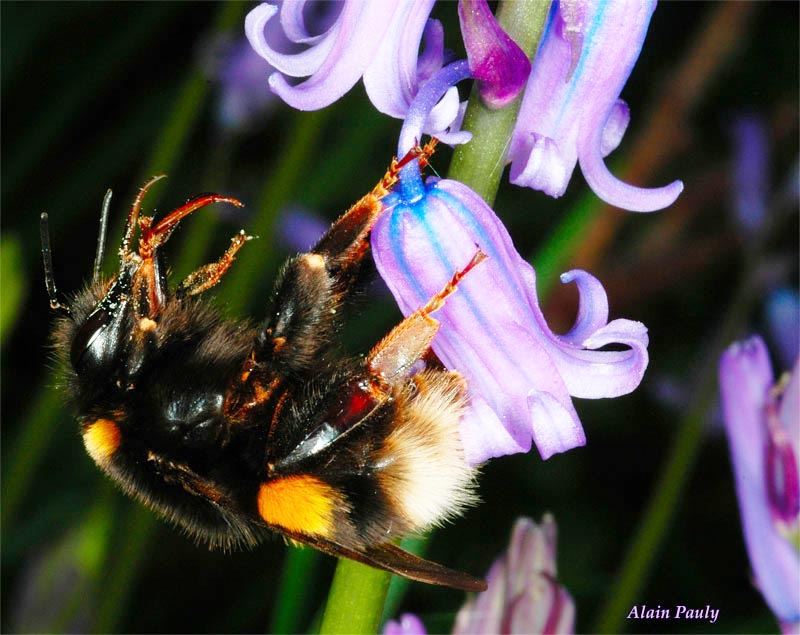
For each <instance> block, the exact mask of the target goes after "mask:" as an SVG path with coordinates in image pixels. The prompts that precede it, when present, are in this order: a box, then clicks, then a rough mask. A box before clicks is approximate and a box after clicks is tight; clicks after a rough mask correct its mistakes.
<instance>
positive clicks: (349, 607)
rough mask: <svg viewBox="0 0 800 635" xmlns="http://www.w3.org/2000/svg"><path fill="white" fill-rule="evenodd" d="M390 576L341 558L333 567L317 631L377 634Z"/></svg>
mask: <svg viewBox="0 0 800 635" xmlns="http://www.w3.org/2000/svg"><path fill="white" fill-rule="evenodd" d="M390 578H391V575H390V574H389V573H386V572H385V571H381V570H380V569H373V568H372V567H369V566H367V565H365V564H361V563H359V562H354V561H353V560H347V559H346V558H342V559H340V560H339V562H338V564H337V565H336V573H335V575H334V576H333V584H331V590H330V592H329V593H328V603H327V605H326V607H325V614H324V615H323V616H322V625H321V627H320V630H319V632H320V633H322V634H323V635H333V634H334V633H339V634H342V635H346V634H348V633H349V634H350V635H362V634H363V635H368V634H371V633H377V632H378V627H379V626H380V620H381V615H382V613H383V602H384V600H385V599H386V592H387V591H388V590H389V579H390Z"/></svg>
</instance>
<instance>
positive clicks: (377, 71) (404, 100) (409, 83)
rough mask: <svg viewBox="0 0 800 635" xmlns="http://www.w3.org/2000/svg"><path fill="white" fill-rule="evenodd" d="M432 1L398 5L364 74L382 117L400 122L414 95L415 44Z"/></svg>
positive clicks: (373, 100)
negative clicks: (397, 119)
mask: <svg viewBox="0 0 800 635" xmlns="http://www.w3.org/2000/svg"><path fill="white" fill-rule="evenodd" d="M433 2H434V0H410V1H408V2H403V3H398V5H397V9H396V10H395V12H394V15H393V16H392V20H391V23H390V24H389V27H388V28H387V29H386V32H385V33H384V35H383V37H382V38H381V42H380V46H379V47H378V49H377V50H376V51H375V54H374V56H373V58H372V59H371V60H370V61H369V65H368V66H367V68H366V70H365V71H364V87H365V88H366V89H367V95H369V99H370V101H371V102H372V103H373V104H375V107H376V108H377V109H378V110H379V111H381V112H382V113H384V114H387V115H390V116H392V117H397V118H399V119H402V118H403V117H404V116H405V114H406V112H407V111H408V107H409V105H410V104H411V100H412V99H413V98H414V95H416V94H417V88H418V87H417V58H418V56H419V44H420V41H421V40H422V34H423V32H424V30H425V26H426V24H427V22H428V15H429V14H430V12H431V9H432V8H433ZM436 70H438V69H436ZM434 72H435V71H434ZM453 117H455V114H453Z"/></svg>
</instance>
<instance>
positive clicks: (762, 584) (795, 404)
mask: <svg viewBox="0 0 800 635" xmlns="http://www.w3.org/2000/svg"><path fill="white" fill-rule="evenodd" d="M719 382H720V392H721V395H722V406H723V413H724V417H725V426H726V430H727V433H728V441H729V445H730V451H731V461H732V463H733V471H734V477H735V482H736V493H737V495H738V498H739V508H740V512H741V518H742V527H743V529H744V537H745V542H746V544H747V551H748V553H749V555H750V565H751V567H752V569H753V578H754V581H755V585H756V586H757V588H758V589H759V590H760V591H761V594H762V595H763V596H764V599H765V600H766V602H767V604H768V605H769V607H770V609H772V612H773V613H774V614H775V616H776V617H777V618H778V620H779V621H780V623H781V625H782V627H783V628H784V631H787V632H788V631H791V632H796V631H797V630H798V629H800V486H799V485H798V458H800V403H799V402H800V368H798V366H795V368H794V371H793V374H792V377H791V379H789V381H788V383H785V384H783V385H782V386H779V387H773V384H774V382H775V377H774V375H773V372H772V366H771V364H770V361H769V355H768V353H767V349H766V346H765V345H764V342H763V340H762V339H761V338H760V337H752V338H750V339H749V340H746V341H744V342H739V343H736V344H734V345H733V346H731V347H730V348H729V349H728V350H727V351H726V352H725V354H724V355H723V356H722V359H721V360H720V367H719Z"/></svg>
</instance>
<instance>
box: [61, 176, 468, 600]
mask: <svg viewBox="0 0 800 635" xmlns="http://www.w3.org/2000/svg"><path fill="white" fill-rule="evenodd" d="M393 168H394V166H393ZM393 168H392V169H393ZM391 174H392V173H391V169H390V172H388V173H387V177H385V178H384V181H382V182H381V184H379V186H378V187H376V190H375V191H373V193H371V194H370V195H368V196H366V197H364V199H362V200H361V201H359V203H357V204H356V205H355V206H354V207H353V208H351V209H350V210H349V211H348V212H347V213H346V214H345V215H344V216H342V217H341V218H340V219H339V220H338V221H337V222H336V223H334V225H333V226H332V227H331V229H330V230H329V232H328V233H327V234H326V235H325V236H324V237H323V238H322V239H321V240H320V242H319V243H318V244H317V245H316V246H315V247H314V248H313V249H312V250H311V251H310V252H309V253H307V254H301V255H298V256H296V257H294V258H291V259H289V260H288V261H287V262H286V263H285V265H284V266H283V268H282V269H281V273H280V275H279V276H278V279H277V281H276V283H275V288H274V292H273V296H272V300H271V308H270V309H269V310H268V312H267V318H266V320H265V321H264V322H263V323H262V324H260V325H257V326H256V325H254V324H252V323H247V322H240V321H235V320H225V319H222V318H221V316H220V314H219V313H218V312H217V311H216V309H215V308H214V307H213V306H212V305H211V304H209V303H207V302H206V301H204V300H203V299H201V298H198V297H194V296H197V295H199V294H200V293H202V292H204V291H205V290H206V289H208V288H210V287H211V286H213V285H214V284H216V283H217V282H218V281H219V279H220V278H221V277H222V276H223V275H224V273H225V271H227V269H228V267H230V266H231V263H232V262H233V256H234V254H235V253H236V251H237V250H238V249H239V248H240V247H241V245H242V244H244V242H246V240H249V237H246V236H245V235H244V233H243V232H242V233H240V235H239V236H238V237H234V239H233V242H232V246H231V248H230V249H229V250H228V252H226V254H225V255H224V256H223V258H221V259H220V260H219V261H218V262H217V263H212V264H210V265H206V266H204V267H201V268H200V269H198V271H196V272H195V273H194V274H192V275H191V276H189V277H188V278H187V279H186V280H185V281H184V282H183V283H182V284H181V285H179V286H178V288H177V289H176V290H175V291H170V289H169V288H168V285H167V280H166V276H165V275H164V273H163V272H164V271H165V267H164V264H163V263H162V262H161V254H160V253H159V252H158V248H159V247H160V245H161V244H163V242H164V241H166V240H167V238H168V237H169V236H170V235H171V232H172V231H173V229H174V227H175V226H176V225H177V223H178V221H179V220H180V219H181V218H183V216H185V215H186V214H188V213H189V212H191V211H193V210H194V209H197V208H199V207H201V206H202V205H205V204H207V203H208V202H215V201H218V200H225V201H227V202H234V203H238V202H236V201H234V200H233V199H224V198H222V197H219V196H218V195H205V196H204V197H199V198H197V199H194V200H192V201H189V202H187V203H186V204H185V205H184V206H182V207H181V208H178V209H177V210H175V211H173V212H172V213H171V214H169V215H168V216H167V217H166V218H165V219H163V220H161V221H158V222H157V223H156V222H155V221H154V220H153V219H152V218H146V217H145V218H142V219H138V215H139V205H140V203H141V196H142V195H140V197H139V198H137V201H136V203H135V204H134V208H133V210H132V212H131V216H130V218H129V223H128V229H127V230H126V237H125V240H124V241H123V246H122V249H121V250H120V271H119V273H118V274H117V276H116V277H115V278H113V279H112V280H110V281H108V282H102V281H96V282H95V283H93V284H92V285H90V286H89V287H87V288H86V289H85V290H84V291H82V292H80V293H78V294H77V295H76V296H75V297H74V298H72V300H71V302H70V303H69V305H68V306H66V307H63V306H60V305H58V303H57V302H56V301H55V299H54V298H53V296H52V295H51V304H53V306H56V307H59V308H63V309H65V313H66V315H65V316H62V317H60V318H59V320H58V323H57V325H56V329H55V335H54V339H55V348H56V351H57V352H58V353H59V355H60V357H61V358H62V361H63V367H64V368H65V372H66V385H67V388H68V390H67V392H68V393H69V397H70V399H71V400H72V402H73V404H74V407H75V410H76V411H77V415H78V418H79V421H80V425H81V433H82V436H83V440H84V444H85V446H86V449H87V451H88V453H89V454H90V455H91V456H92V458H93V459H94V460H95V462H96V463H97V464H98V466H99V467H100V468H101V469H102V470H104V471H105V472H106V473H108V474H109V475H110V476H111V477H112V478H114V479H115V480H116V481H117V482H118V483H119V484H120V485H121V486H122V488H123V489H124V490H125V491H126V492H127V493H129V494H131V495H133V496H134V497H136V498H138V499H140V500H141V501H143V502H144V503H145V504H147V505H148V506H150V507H151V508H153V509H155V510H156V511H157V512H159V513H160V514H161V515H163V516H164V517H166V518H167V519H168V520H169V521H170V522H172V523H174V524H176V525H178V526H180V527H182V528H183V529H184V530H185V531H186V532H187V533H188V534H189V535H191V536H192V537H193V538H194V539H195V540H197V541H201V542H206V543H208V544H209V545H210V546H212V547H222V548H225V549H230V548H236V547H241V546H253V545H255V544H257V543H258V542H259V541H260V540H261V539H262V538H263V537H264V536H265V535H266V533H267V531H268V530H270V529H271V530H275V531H279V532H281V533H282V534H284V535H285V536H287V537H288V538H290V539H293V540H296V541H299V542H303V543H306V544H310V545H312V546H314V547H316V548H318V549H321V550H322V551H325V552H327V553H331V554H334V555H344V556H347V557H350V558H354V559H356V560H361V561H363V562H366V563H368V564H371V565H373V566H377V567H381V568H384V569H388V570H390V571H394V572H396V573H400V574H401V575H406V576H408V577H411V578H414V579H418V580H423V581H426V582H432V583H436V584H445V585H450V586H456V587H458V588H464V589H470V590H476V589H480V588H483V583H482V582H481V581H478V580H475V579H474V578H471V577H470V576H467V575H466V574H461V573H458V572H455V571H451V570H449V569H445V568H444V567H441V566H440V565H436V564H435V563H431V562H428V561H425V560H422V559H419V558H416V557H414V556H412V555H410V554H407V553H406V552H404V551H402V550H399V549H398V548H397V547H395V546H394V545H393V544H392V541H393V540H394V539H397V538H399V537H401V536H403V535H405V534H407V533H409V532H415V531H422V530H425V529H427V528H429V527H431V526H432V525H436V524H439V523H441V522H442V521H444V520H446V519H448V518H450V517H452V516H453V515H455V514H457V513H458V512H459V511H460V510H461V509H462V508H463V507H464V506H465V505H468V504H469V503H470V502H471V501H472V483H473V479H474V470H473V469H472V468H470V467H469V466H468V465H466V463H465V461H464V459H463V451H462V449H461V445H460V439H459V436H458V422H459V419H460V416H461V412H462V409H463V407H464V401H465V389H464V384H463V380H462V379H461V377H460V376H459V375H457V374H456V373H451V372H448V371H446V370H444V369H442V368H441V367H440V366H437V367H433V368H428V369H426V370H423V371H422V372H418V373H417V374H414V375H412V374H410V370H411V367H410V365H411V364H412V363H413V362H415V361H417V360H420V359H421V358H422V357H424V356H425V355H426V354H427V352H428V349H429V345H430V341H431V339H432V338H433V336H434V335H435V333H436V329H437V328H438V324H437V323H436V321H435V320H433V319H432V318H430V317H428V314H429V312H430V311H432V310H435V307H436V306H439V305H440V303H441V302H442V301H443V299H444V297H446V295H448V294H449V293H452V291H453V290H454V289H455V281H456V280H457V278H456V277H454V282H453V283H452V284H451V285H449V286H448V288H447V289H446V290H445V291H443V293H442V294H441V297H439V298H437V299H436V302H438V303H439V304H436V305H434V304H432V305H431V307H433V308H431V307H424V308H422V309H420V311H419V312H418V313H417V314H414V315H412V316H410V317H409V318H408V319H407V320H406V321H405V322H403V324H401V325H400V326H398V327H397V328H396V329H395V330H393V331H392V332H391V333H390V334H389V335H388V336H387V337H386V338H385V339H384V340H383V341H382V342H381V343H379V344H378V345H377V346H376V347H375V348H374V349H373V350H372V352H371V353H370V354H369V355H368V356H367V357H365V358H359V359H352V358H347V357H345V356H343V355H342V354H341V352H340V351H339V349H338V346H337V343H336V335H337V332H338V329H339V327H340V326H341V316H342V309H343V308H344V305H345V302H346V301H347V299H348V298H349V297H350V296H351V294H352V291H353V289H354V287H355V285H356V281H357V280H358V278H359V276H360V273H361V272H362V266H363V264H364V262H365V260H364V256H365V255H366V254H367V253H368V249H369V242H368V240H369V231H370V229H371V227H372V224H373V223H374V221H375V219H376V218H377V215H378V214H379V213H380V211H381V206H380V198H381V196H382V195H383V194H384V193H385V191H386V189H385V188H386V183H388V182H389V181H390V177H391V178H394V177H392V176H391ZM145 190H146V187H145V188H144V189H143V192H142V194H143V193H144V191H145ZM376 192H377V194H376ZM137 222H138V225H139V228H140V232H141V237H140V239H139V250H138V253H134V252H133V251H132V250H131V249H130V247H129V245H130V243H131V241H132V236H133V234H134V229H135V226H136V224H137ZM476 262H478V261H477V260H476ZM46 266H47V265H46ZM470 266H473V265H470ZM465 271H466V270H465ZM459 275H463V272H462V273H461V274H459ZM48 284H49V285H50V283H48ZM51 286H52V288H53V290H54V289H55V285H54V284H52V285H51Z"/></svg>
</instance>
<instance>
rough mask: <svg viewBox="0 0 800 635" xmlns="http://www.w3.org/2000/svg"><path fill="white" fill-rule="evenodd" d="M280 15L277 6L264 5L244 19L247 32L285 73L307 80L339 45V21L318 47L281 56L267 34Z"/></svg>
mask: <svg viewBox="0 0 800 635" xmlns="http://www.w3.org/2000/svg"><path fill="white" fill-rule="evenodd" d="M277 12H278V8H277V7H276V6H275V5H272V4H269V3H267V2H263V3H261V4H259V5H258V6H257V7H255V8H254V9H253V10H251V11H250V12H249V13H248V14H247V16H246V17H245V20H244V32H245V35H246V36H247V39H248V41H249V42H250V46H252V47H253V49H254V50H255V52H256V53H258V54H259V55H260V56H261V57H263V58H264V59H265V60H267V61H268V62H269V63H270V64H272V66H274V67H275V68H277V69H278V70H279V71H281V72H282V73H286V74H287V75H290V76H292V77H305V76H307V75H313V74H314V73H316V72H317V71H318V70H319V68H320V66H322V63H323V62H324V61H325V59H326V58H327V57H328V55H329V54H330V52H331V48H332V47H333V45H334V44H335V36H336V32H337V31H338V28H339V27H338V21H337V23H336V24H334V26H332V27H331V29H330V31H328V33H326V34H325V35H324V36H322V37H320V39H319V40H317V42H315V45H314V46H312V47H310V48H307V49H306V50H304V51H301V52H299V53H291V54H287V53H280V52H279V51H277V50H276V49H275V48H274V47H272V46H271V45H270V44H269V43H268V42H267V35H266V31H267V29H268V28H269V26H270V21H271V20H272V19H273V18H274V16H275V14H276V13H277ZM354 83H355V82H354Z"/></svg>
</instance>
